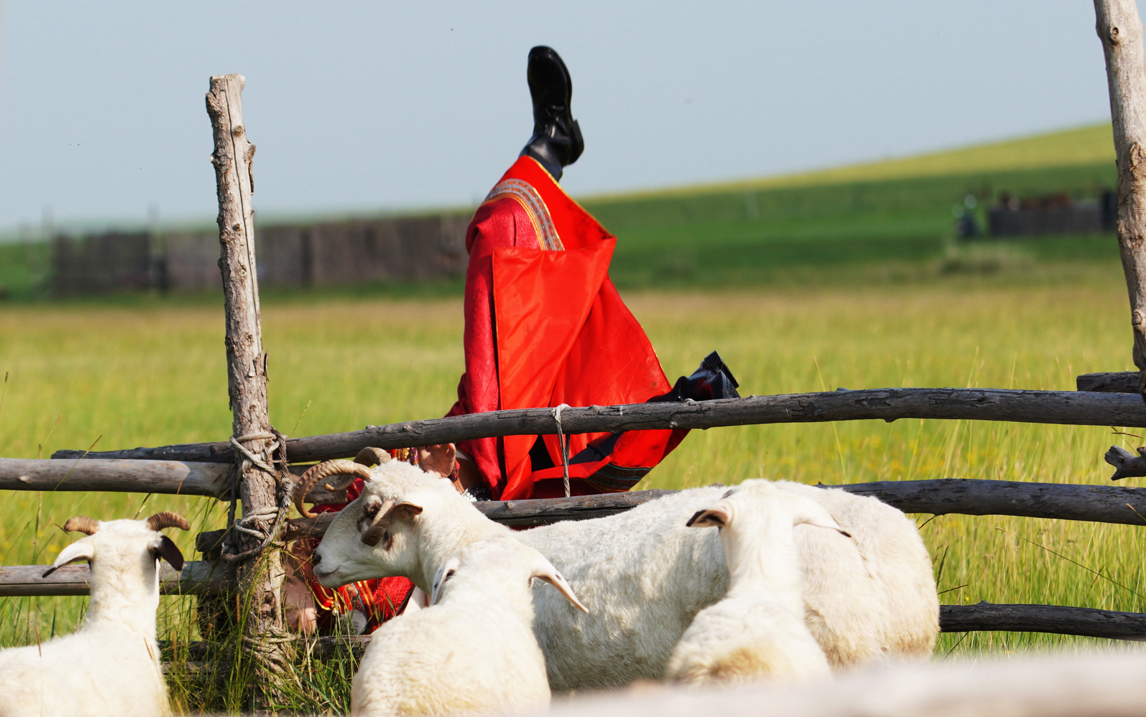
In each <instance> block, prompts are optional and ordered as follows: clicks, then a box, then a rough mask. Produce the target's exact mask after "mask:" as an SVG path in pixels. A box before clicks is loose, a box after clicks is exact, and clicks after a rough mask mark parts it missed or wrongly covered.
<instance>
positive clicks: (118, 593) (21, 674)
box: [0, 520, 170, 717]
mask: <svg viewBox="0 0 1146 717" xmlns="http://www.w3.org/2000/svg"><path fill="white" fill-rule="evenodd" d="M161 540H163V535H162V534H161V533H159V532H157V531H154V530H151V529H150V528H149V527H147V526H146V525H145V521H142V520H113V521H108V522H101V523H99V530H98V531H97V532H96V533H95V535H90V536H88V537H85V538H83V539H81V540H79V541H76V542H75V543H73V544H72V545H70V546H69V547H68V548H65V549H64V551H63V552H61V553H60V557H59V558H57V560H56V567H59V566H60V565H63V564H65V563H67V562H71V560H73V559H77V558H88V559H89V560H90V562H91V601H90V603H89V605H88V611H87V615H86V616H85V617H84V621H83V624H82V625H81V626H80V627H79V629H78V630H76V631H75V632H74V633H72V634H71V635H66V636H63V637H57V638H55V639H52V640H49V641H47V642H44V643H43V644H40V645H29V646H27V647H17V648H11V649H8V650H3V651H0V716H2V717H23V716H24V715H28V716H32V715H35V716H36V717H39V716H40V715H69V716H73V717H78V716H79V715H108V716H109V717H111V716H114V717H128V716H130V715H141V716H143V715H165V714H170V709H169V706H168V701H167V686H166V684H165V682H164V680H163V671H162V669H161V667H160V664H159V646H158V645H157V644H156V641H155V611H156V609H157V608H158V607H159V572H158V560H157V557H156V554H155V552H154V551H155V550H157V549H158V547H159V544H160V541H161Z"/></svg>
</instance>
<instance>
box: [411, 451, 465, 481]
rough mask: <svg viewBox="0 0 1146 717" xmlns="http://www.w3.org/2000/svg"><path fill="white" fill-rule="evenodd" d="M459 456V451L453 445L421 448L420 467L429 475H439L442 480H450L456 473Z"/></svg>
mask: <svg viewBox="0 0 1146 717" xmlns="http://www.w3.org/2000/svg"><path fill="white" fill-rule="evenodd" d="M457 455H458V449H457V448H456V447H455V446H454V444H453V443H438V444H437V445H433V446H421V447H419V448H418V465H419V466H421V467H422V470H424V471H425V472H427V473H437V474H438V475H439V476H441V477H442V478H449V477H450V476H451V475H452V474H453V472H454V461H455V459H456V458H457Z"/></svg>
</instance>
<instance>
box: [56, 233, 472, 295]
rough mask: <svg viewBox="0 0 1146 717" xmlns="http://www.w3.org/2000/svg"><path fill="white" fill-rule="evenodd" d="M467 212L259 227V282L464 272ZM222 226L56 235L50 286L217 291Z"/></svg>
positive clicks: (348, 281)
mask: <svg viewBox="0 0 1146 717" xmlns="http://www.w3.org/2000/svg"><path fill="white" fill-rule="evenodd" d="M468 224H469V217H468V216H466V215H460V214H442V215H431V216H420V217H392V218H386V219H358V220H350V221H339V222H318V223H314V224H305V225H303V224H297V225H271V226H264V227H259V231H258V232H257V234H256V243H257V253H258V257H259V263H258V272H259V283H260V284H261V285H262V286H266V287H303V286H335V285H337V286H353V285H361V284H370V283H376V282H385V281H402V280H426V279H441V278H449V277H456V276H461V275H463V274H464V273H465V266H466V250H465V232H466V227H467V226H468ZM218 261H219V234H218V232H217V231H202V232H164V233H160V234H152V233H148V232H136V233H124V232H108V233H105V234H99V235H89V236H85V237H80V238H72V237H68V236H58V237H56V238H55V240H54V243H53V250H52V278H51V288H52V293H53V294H54V295H56V296H79V295H90V294H102V293H109V292H117V291H144V290H159V291H176V292H179V291H204V290H218V289H220V288H221V286H222V284H221V281H220V274H219V267H218Z"/></svg>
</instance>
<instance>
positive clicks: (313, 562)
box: [310, 553, 322, 566]
mask: <svg viewBox="0 0 1146 717" xmlns="http://www.w3.org/2000/svg"><path fill="white" fill-rule="evenodd" d="M320 562H322V556H321V555H319V554H318V553H315V554H314V556H313V557H312V558H311V559H310V564H311V566H314V565H318V564H319V563H320Z"/></svg>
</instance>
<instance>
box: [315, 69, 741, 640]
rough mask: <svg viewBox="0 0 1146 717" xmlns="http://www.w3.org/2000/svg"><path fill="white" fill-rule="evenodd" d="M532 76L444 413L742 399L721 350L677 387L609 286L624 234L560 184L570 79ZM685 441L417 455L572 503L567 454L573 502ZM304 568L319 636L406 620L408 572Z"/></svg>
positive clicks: (589, 440)
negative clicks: (327, 583) (527, 114)
mask: <svg viewBox="0 0 1146 717" xmlns="http://www.w3.org/2000/svg"><path fill="white" fill-rule="evenodd" d="M527 75H528V80H529V90H530V95H531V97H532V100H533V116H534V132H533V136H532V137H531V138H530V140H529V142H528V143H527V144H526V146H525V148H524V149H523V150H522V152H521V155H520V156H519V157H518V159H517V161H516V162H515V163H514V164H513V166H511V167H510V168H509V171H507V172H506V173H505V174H504V175H503V176H502V178H501V180H500V181H499V182H498V183H497V184H496V185H495V186H494V188H493V190H492V191H490V193H489V195H488V196H487V197H486V198H485V201H484V202H482V204H481V206H479V207H478V209H477V211H476V212H475V214H474V217H473V220H472V221H471V222H470V225H469V228H468V229H467V231H466V249H467V251H468V252H469V263H468V265H467V269H466V286H465V304H464V311H465V334H464V346H465V368H466V370H465V374H463V375H462V378H461V381H460V382H459V384H458V400H457V403H455V404H454V406H453V408H451V409H450V411H449V413H447V414H446V415H448V416H459V415H464V414H469V413H480V412H486V411H497V410H503V409H511V408H541V407H551V408H554V409H557V407H559V406H562V405H568V406H590V405H616V404H631V403H644V402H648V401H683V400H686V399H692V400H707V399H713V398H733V397H736V396H737V393H736V387H737V383H736V380H735V378H733V376H732V374H731V372H730V371H729V370H728V368H727V367H726V366H725V365H724V363H723V362H722V361H721V360H720V357H719V356H718V355H717V354H716V353H715V352H713V353H712V354H710V355H709V356H708V357H707V358H705V360H704V361H703V362H702V364H701V366H700V368H699V369H698V370H697V371H696V372H695V373H693V374H692V375H691V376H688V377H681V378H680V379H678V380H677V382H676V383H675V385H672V384H669V382H668V379H667V378H666V377H665V374H664V371H663V370H662V369H661V366H660V362H659V361H658V360H657V357H656V353H655V352H654V351H653V347H652V344H651V343H650V342H649V340H648V337H647V336H645V332H644V330H643V329H642V328H641V325H640V324H639V323H638V322H637V320H636V318H634V317H633V315H632V313H631V312H630V311H629V310H628V308H627V307H626V306H625V304H624V302H623V301H622V300H621V297H620V295H619V294H618V293H617V289H616V287H614V286H613V282H612V281H610V280H609V262H610V260H611V259H612V256H613V249H614V247H615V246H616V242H617V239H616V237H614V236H613V235H612V234H610V233H609V232H608V231H606V230H605V228H604V227H602V226H601V224H600V223H599V222H597V220H596V219H594V218H593V217H592V215H590V214H589V213H588V212H587V211H585V210H584V209H583V208H582V207H581V206H580V205H579V204H577V202H575V201H574V200H573V199H572V198H570V197H569V195H567V194H566V193H565V191H564V190H563V189H562V188H561V186H560V185H559V184H558V180H559V179H560V178H561V175H562V172H563V171H564V167H565V166H568V165H570V164H572V163H573V162H575V161H576V160H577V158H578V157H579V156H580V155H581V152H582V151H583V150H584V141H583V139H582V136H581V130H580V126H579V125H578V123H577V121H576V120H574V119H573V116H572V113H571V110H570V99H571V95H572V89H573V85H572V81H571V79H570V77H569V72H568V70H567V69H566V67H565V64H564V62H562V60H561V58H560V56H558V55H557V53H556V52H555V51H553V50H552V49H551V48H548V47H535V48H533V49H532V50H530V52H529V65H528V73H527ZM555 414H556V411H555ZM555 418H556V415H555ZM687 433H688V431H687V430H683V429H673V430H644V431H629V432H624V433H589V434H577V435H571V436H566V440H567V445H566V450H565V451H564V452H563V451H562V447H561V445H560V442H559V439H558V436H556V435H546V436H532V435H531V436H506V437H504V438H481V439H475V440H470V441H463V442H461V443H459V444H458V446H457V447H456V450H455V447H454V446H452V445H441V446H428V447H424V448H421V449H419V450H418V451H417V452H416V454H415V455H412V456H411V459H412V460H416V461H417V462H419V463H420V465H421V466H422V467H423V469H425V470H427V471H433V472H436V473H438V474H440V475H442V476H444V477H448V478H449V479H450V480H452V481H453V482H454V485H455V487H456V488H457V489H458V490H459V491H460V492H463V494H465V495H467V496H468V497H469V498H471V499H472V500H490V499H499V500H515V499H522V498H552V497H558V496H564V495H566V488H565V480H564V474H565V470H566V465H565V457H566V456H569V458H568V466H567V469H568V475H569V494H570V495H589V494H597V493H607V492H621V491H627V490H629V489H631V488H632V487H633V486H635V485H636V484H637V483H638V482H639V481H640V480H641V479H642V478H643V477H644V476H645V475H646V474H647V473H648V472H649V471H650V470H652V468H653V467H655V466H656V465H657V464H658V463H659V462H660V461H661V460H663V459H664V458H665V456H667V455H668V454H669V453H670V452H672V450H673V449H674V448H676V447H677V446H678V445H679V444H680V442H681V440H682V439H683V438H684V437H685V435H686V434H687ZM360 488H361V485H360V481H358V482H356V483H355V484H354V485H353V486H352V487H351V490H350V494H349V497H350V499H351V500H353V499H354V498H355V497H356V496H357V492H356V491H357V490H360ZM342 507H343V506H329V507H328V506H320V508H321V509H324V510H340V509H341V508H342ZM303 550H304V551H305V547H304V549H303ZM310 550H313V546H311V547H310ZM306 562H307V561H305V560H303V561H302V563H303V564H302V568H301V569H302V574H303V575H304V576H305V577H306V582H308V583H309V584H310V586H311V588H312V589H313V593H314V603H315V606H314V607H315V614H316V615H317V617H316V621H317V626H318V627H319V629H329V626H330V625H331V624H332V622H331V620H332V618H331V616H332V615H334V614H339V613H341V614H353V613H354V612H355V611H358V612H359V613H360V614H362V616H363V618H364V620H362V621H363V622H364V629H365V630H366V631H371V630H373V629H374V628H376V627H377V626H378V625H379V624H381V623H382V622H383V621H384V620H386V619H389V618H390V617H392V616H393V615H395V614H397V613H399V612H400V611H401V610H402V608H403V607H404V605H405V604H406V602H407V601H408V600H409V599H410V596H411V593H412V592H413V584H412V583H410V582H409V581H407V580H405V579H404V578H385V579H382V580H368V581H363V582H361V583H355V584H354V585H348V586H343V587H340V588H337V589H336V590H329V589H326V588H323V587H322V586H321V585H319V584H318V583H317V581H315V580H314V578H313V576H312V575H310V574H309V569H308V566H307V565H306ZM313 622H315V619H311V623H313ZM311 623H308V624H311Z"/></svg>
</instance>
